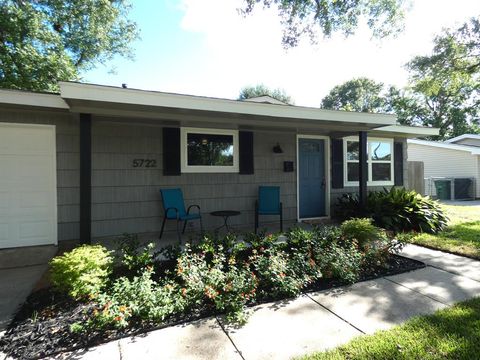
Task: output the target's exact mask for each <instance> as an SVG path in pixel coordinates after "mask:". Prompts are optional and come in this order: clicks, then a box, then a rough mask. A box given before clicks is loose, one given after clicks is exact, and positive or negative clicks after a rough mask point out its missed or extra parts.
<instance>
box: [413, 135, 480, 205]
mask: <svg viewBox="0 0 480 360" xmlns="http://www.w3.org/2000/svg"><path fill="white" fill-rule="evenodd" d="M479 158H480V157H479V156H478V155H472V154H470V153H469V152H467V151H461V150H453V149H442V148H439V147H434V146H428V145H420V144H412V143H409V144H408V161H423V163H424V166H425V173H424V177H425V178H429V177H473V178H475V183H476V193H475V196H476V197H479V196H480V176H479V175H480V174H479V169H480V159H479ZM429 188H430V187H429V185H428V182H427V183H426V184H425V192H426V195H436V192H435V188H434V186H431V188H432V189H429Z"/></svg>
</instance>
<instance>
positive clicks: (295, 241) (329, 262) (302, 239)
mask: <svg viewBox="0 0 480 360" xmlns="http://www.w3.org/2000/svg"><path fill="white" fill-rule="evenodd" d="M288 237H289V240H290V242H291V244H292V251H293V252H302V251H305V250H302V249H306V251H307V252H308V254H309V260H308V263H309V266H310V269H311V271H314V274H317V276H315V275H313V276H312V280H317V279H319V278H320V276H323V277H325V278H326V279H336V280H339V281H342V282H346V283H353V282H355V281H357V280H358V278H359V276H360V269H361V265H362V259H363V257H362V253H361V252H360V251H359V249H358V246H357V244H356V243H354V242H347V241H343V239H342V232H341V230H340V229H339V228H338V227H333V226H324V227H316V228H314V229H313V231H306V230H301V229H299V228H294V229H293V230H290V232H289V233H288Z"/></svg>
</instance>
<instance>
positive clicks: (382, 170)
mask: <svg viewBox="0 0 480 360" xmlns="http://www.w3.org/2000/svg"><path fill="white" fill-rule="evenodd" d="M391 166H392V165H391V164H385V163H373V164H372V180H373V181H391V180H392V176H391V175H392V173H391Z"/></svg>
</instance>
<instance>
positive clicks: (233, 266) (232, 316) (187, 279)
mask: <svg viewBox="0 0 480 360" xmlns="http://www.w3.org/2000/svg"><path fill="white" fill-rule="evenodd" d="M226 253H227V252H226V251H225V250H224V249H223V248H222V246H221V245H220V246H218V247H217V251H216V252H213V253H212V252H208V253H207V252H199V253H195V252H193V251H192V249H191V248H190V247H189V246H187V248H186V250H185V252H184V253H183V254H182V256H180V257H179V258H178V260H177V268H176V274H177V276H178V283H179V284H180V286H181V287H182V293H183V295H184V296H185V299H186V301H187V302H188V305H189V306H191V307H195V306H202V305H206V306H213V307H214V308H215V309H217V310H218V311H221V312H225V314H226V316H227V319H228V320H229V321H234V322H239V323H242V322H244V321H245V312H244V309H245V305H246V304H247V303H248V302H249V301H251V300H253V299H254V298H255V294H256V287H257V278H256V276H255V274H253V273H252V272H251V271H250V269H249V268H248V265H247V264H245V263H241V264H237V262H236V260H235V257H234V256H231V255H230V256H227V255H226Z"/></svg>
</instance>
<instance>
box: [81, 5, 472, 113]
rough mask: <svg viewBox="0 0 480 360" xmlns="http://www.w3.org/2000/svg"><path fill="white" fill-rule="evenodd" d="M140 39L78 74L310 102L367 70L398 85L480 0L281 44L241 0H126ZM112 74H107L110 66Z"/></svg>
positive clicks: (268, 18) (274, 30) (273, 24)
mask: <svg viewBox="0 0 480 360" xmlns="http://www.w3.org/2000/svg"><path fill="white" fill-rule="evenodd" d="M132 5H133V9H132V11H131V18H132V19H133V20H134V21H136V22H137V23H138V26H139V28H140V31H141V39H140V40H139V41H136V42H135V43H134V44H133V49H134V53H135V60H134V61H130V60H127V59H122V58H116V59H114V60H113V61H112V62H110V63H109V64H107V66H99V67H97V68H96V69H94V70H91V71H89V72H87V73H85V74H83V81H84V82H89V83H96V84H105V85H114V86H121V84H122V83H126V84H128V86H129V87H130V88H139V89H146V90H158V91H167V92H176V93H183V94H192V95H202V96H213V97H221V98H236V97H237V96H238V93H239V91H240V89H241V88H242V87H243V86H246V85H255V84H257V83H263V84H265V85H267V86H269V87H280V88H283V89H285V91H286V92H287V93H288V94H289V95H291V96H292V98H293V99H294V100H295V103H296V104H297V105H305V106H315V107H317V106H318V105H319V104H320V101H321V99H322V98H323V97H324V96H325V95H326V94H327V93H328V91H329V90H330V89H331V88H332V87H333V86H335V85H337V84H340V83H342V82H344V81H347V80H349V79H351V78H353V77H359V76H367V77H370V78H373V79H374V80H376V81H381V82H384V83H386V84H395V85H397V86H404V85H406V81H407V73H406V71H405V69H404V68H403V65H404V64H405V63H406V62H407V61H408V60H409V59H411V58H412V57H413V56H414V55H422V54H428V53H429V52H430V51H431V40H432V38H433V36H434V34H436V33H438V32H439V31H440V30H441V29H442V28H443V27H452V26H457V25H459V24H461V23H463V22H464V21H466V20H467V19H468V18H469V17H471V16H477V15H480V1H474V0H456V1H446V0H442V1H439V0H413V1H412V8H411V10H410V11H409V12H408V13H407V18H406V22H405V31H404V32H403V33H402V34H401V35H400V36H399V37H398V38H395V39H391V38H389V39H385V40H382V41H376V40H375V41H372V40H371V39H370V34H369V32H368V31H367V29H365V28H363V27H362V28H360V29H359V31H358V32H357V34H356V35H355V36H352V37H349V38H347V39H345V38H344V37H343V36H333V37H332V38H331V39H321V40H320V41H319V43H318V44H317V45H311V44H310V43H309V41H303V42H302V43H301V44H300V46H299V47H297V48H294V49H290V50H288V51H285V50H284V49H283V48H282V46H281V42H280V41H281V27H280V24H279V21H278V17H277V16H276V13H275V11H274V10H273V9H270V10H262V9H261V8H260V7H259V8H258V11H256V12H255V13H254V15H252V16H248V17H247V18H243V17H242V16H240V15H239V14H238V13H237V9H238V8H239V7H240V6H241V5H242V1H241V0H202V1H199V0H178V1H174V0H132ZM112 69H114V70H115V73H114V74H112V72H111V70H112Z"/></svg>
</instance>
